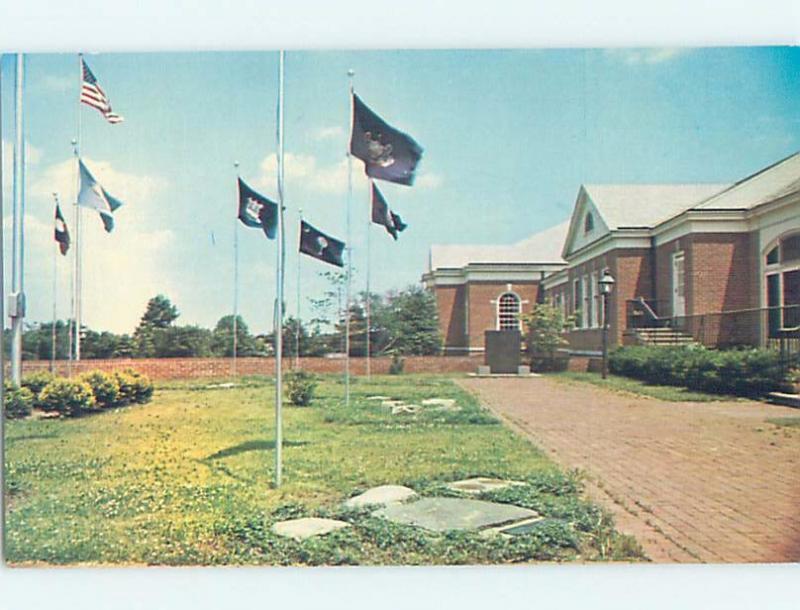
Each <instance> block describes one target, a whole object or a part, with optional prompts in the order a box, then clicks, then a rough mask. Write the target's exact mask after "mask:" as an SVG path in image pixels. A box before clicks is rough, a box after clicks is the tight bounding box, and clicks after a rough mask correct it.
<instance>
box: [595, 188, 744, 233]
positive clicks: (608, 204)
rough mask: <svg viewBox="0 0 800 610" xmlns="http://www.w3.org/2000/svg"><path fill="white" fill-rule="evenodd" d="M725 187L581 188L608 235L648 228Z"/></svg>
mask: <svg viewBox="0 0 800 610" xmlns="http://www.w3.org/2000/svg"><path fill="white" fill-rule="evenodd" d="M727 186H728V185H727V184H587V185H585V186H584V187H583V188H584V190H585V191H586V193H587V194H588V196H589V198H590V199H591V200H592V202H593V203H594V204H595V207H596V208H597V210H598V211H599V212H600V215H601V216H602V217H603V220H604V221H605V223H606V225H608V228H609V229H610V230H612V231H614V230H616V229H625V228H652V227H655V226H656V225H658V224H659V223H661V222H663V221H664V220H667V219H669V218H672V217H673V216H675V215H676V214H678V213H680V212H683V211H684V210H686V209H688V208H690V207H692V206H693V205H695V204H697V203H699V202H700V201H703V200H704V199H707V198H709V197H711V196H712V195H715V194H716V193H719V192H720V191H721V190H723V189H724V188H726V187H727Z"/></svg>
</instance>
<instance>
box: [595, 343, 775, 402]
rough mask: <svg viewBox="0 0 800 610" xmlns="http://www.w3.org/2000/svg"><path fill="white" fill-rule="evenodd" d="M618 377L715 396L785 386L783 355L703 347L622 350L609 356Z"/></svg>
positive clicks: (754, 393) (755, 392) (751, 393)
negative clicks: (684, 388)
mask: <svg viewBox="0 0 800 610" xmlns="http://www.w3.org/2000/svg"><path fill="white" fill-rule="evenodd" d="M609 369H610V371H611V372H612V373H615V374H617V375H624V376H626V377H633V378H634V379H640V380H642V381H645V382H647V383H653V384H660V385H675V386H681V387H686V388H689V389H691V390H699V391H702V392H710V393H713V394H735V395H738V396H761V395H763V394H766V393H767V392H770V391H772V390H775V389H778V388H780V387H782V385H784V384H785V372H784V369H783V367H782V366H781V361H780V355H779V354H778V353H777V352H775V351H772V350H763V349H743V350H726V351H718V350H710V349H706V348H704V347H696V346H691V347H644V346H633V347H621V348H619V349H617V350H615V351H614V352H612V353H611V355H610V356H609Z"/></svg>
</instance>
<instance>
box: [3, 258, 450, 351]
mask: <svg viewBox="0 0 800 610" xmlns="http://www.w3.org/2000/svg"><path fill="white" fill-rule="evenodd" d="M326 277H327V279H328V280H329V281H330V286H331V289H330V290H329V291H328V292H326V293H325V294H324V295H323V297H322V298H320V299H317V300H312V308H313V311H314V314H315V316H314V317H313V318H312V319H311V320H309V321H303V320H300V319H298V318H296V317H293V316H288V317H285V318H284V324H283V350H282V351H283V355H284V356H289V357H293V356H295V355H296V354H297V353H298V350H299V354H300V356H326V355H329V354H335V353H344V350H345V327H346V322H345V316H344V309H343V307H342V304H341V285H342V280H341V277H340V275H339V274H326ZM367 304H369V308H370V328H369V339H370V341H369V343H370V354H371V355H375V356H378V355H387V354H392V355H393V354H397V355H432V354H437V353H439V350H440V347H441V339H440V336H439V330H438V321H437V309H436V303H435V299H434V297H433V295H432V294H431V293H430V292H429V291H427V290H424V289H423V288H421V287H418V286H411V287H408V288H406V289H404V290H401V291H392V292H389V293H387V294H385V295H377V294H369V295H367V294H365V293H362V294H360V295H359V297H358V299H357V300H356V301H354V302H353V303H352V304H351V307H350V315H351V317H350V355H351V356H365V355H366V345H367V325H366V307H367ZM179 318H180V312H179V311H178V308H177V306H176V305H175V304H173V303H172V302H171V301H170V299H169V298H168V297H166V296H164V295H157V296H155V297H153V298H152V299H150V300H149V301H148V303H147V307H146V309H145V312H144V314H143V315H142V317H141V319H140V320H139V324H138V325H137V327H136V329H135V330H134V332H133V333H132V334H116V333H113V332H109V331H96V330H93V329H90V328H88V327H83V328H82V330H81V358H82V359H110V358H178V357H184V358H202V357H231V356H232V355H233V335H234V316H233V315H226V316H222V317H221V318H220V319H219V321H218V322H217V324H216V326H215V327H214V328H213V329H208V328H203V327H201V326H197V325H191V324H188V325H181V324H178V319H179ZM235 327H236V354H237V356H241V357H245V356H263V357H267V356H271V355H274V353H275V350H274V343H275V342H274V333H272V332H270V333H267V334H262V335H254V334H252V333H251V332H250V329H249V327H248V325H247V322H246V321H245V320H244V319H243V318H242V317H241V316H237V317H236V324H235ZM55 330H56V354H55V357H56V359H57V360H65V359H67V358H68V357H69V324H68V321H66V320H58V321H56V323H55ZM4 332H5V333H7V337H8V339H10V334H9V333H10V331H8V330H6V331H4ZM52 332H53V323H52V322H40V323H32V324H29V325H28V326H27V327H26V329H25V332H24V334H23V339H22V352H23V353H22V357H23V359H25V360H49V359H50V358H51V353H52V345H53V343H52ZM10 343H11V342H10V340H7V341H6V342H5V345H6V346H9V345H10Z"/></svg>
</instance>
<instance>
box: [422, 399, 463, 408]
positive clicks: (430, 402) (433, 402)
mask: <svg viewBox="0 0 800 610" xmlns="http://www.w3.org/2000/svg"><path fill="white" fill-rule="evenodd" d="M422 404H423V405H424V406H426V407H441V408H442V409H453V408H454V407H455V406H456V401H455V399H454V398H426V399H425V400H423V401H422Z"/></svg>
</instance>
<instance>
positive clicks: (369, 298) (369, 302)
mask: <svg viewBox="0 0 800 610" xmlns="http://www.w3.org/2000/svg"><path fill="white" fill-rule="evenodd" d="M367 183H368V184H367V201H368V204H367V302H366V305H365V307H364V310H365V312H364V313H365V318H366V323H367V328H366V346H367V379H370V378H371V377H372V371H371V367H370V362H371V360H370V354H369V351H370V332H369V331H370V313H371V310H372V295H371V294H370V287H369V259H370V258H371V256H372V252H371V250H370V234H371V233H372V178H370V179H369V180H368V181H367Z"/></svg>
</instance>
